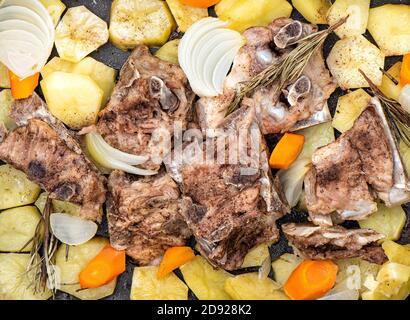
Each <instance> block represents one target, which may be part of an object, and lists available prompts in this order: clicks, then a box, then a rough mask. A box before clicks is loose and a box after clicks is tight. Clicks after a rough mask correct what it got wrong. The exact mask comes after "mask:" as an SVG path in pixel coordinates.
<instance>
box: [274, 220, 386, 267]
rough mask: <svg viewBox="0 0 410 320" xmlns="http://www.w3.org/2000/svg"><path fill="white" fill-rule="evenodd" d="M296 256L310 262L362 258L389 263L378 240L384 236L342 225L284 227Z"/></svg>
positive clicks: (288, 225)
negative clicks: (313, 260) (346, 227)
mask: <svg viewBox="0 0 410 320" xmlns="http://www.w3.org/2000/svg"><path fill="white" fill-rule="evenodd" d="M282 230H283V232H284V233H285V236H286V237H287V238H288V240H289V242H290V243H291V245H292V246H293V247H294V248H295V249H296V253H297V254H298V255H301V256H302V257H304V258H307V259H319V260H326V259H344V258H355V257H360V258H362V259H364V260H367V261H369V262H373V263H377V264H382V263H384V262H386V261H387V257H386V255H385V254H384V251H383V249H382V248H381V247H380V246H379V245H378V244H377V241H379V240H381V239H383V238H384V236H383V235H381V234H379V233H377V232H376V231H373V230H370V229H354V230H348V229H345V228H343V227H340V226H334V227H318V226H314V225H312V224H295V223H289V224H285V225H283V226H282Z"/></svg>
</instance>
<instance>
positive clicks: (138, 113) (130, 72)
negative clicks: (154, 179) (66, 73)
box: [97, 45, 194, 170]
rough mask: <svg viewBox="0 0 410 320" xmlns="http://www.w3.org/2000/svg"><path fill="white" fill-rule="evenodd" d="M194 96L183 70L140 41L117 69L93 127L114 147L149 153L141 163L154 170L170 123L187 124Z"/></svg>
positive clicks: (163, 152)
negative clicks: (115, 77) (155, 54)
mask: <svg viewBox="0 0 410 320" xmlns="http://www.w3.org/2000/svg"><path fill="white" fill-rule="evenodd" d="M193 99H194V94H193V92H192V90H191V88H190V87H189V84H188V80H187V78H186V76H185V74H184V73H183V71H182V69H181V68H180V67H179V66H177V65H175V64H171V63H167V62H164V61H162V60H160V59H158V58H156V57H154V56H152V55H151V53H150V52H149V49H148V47H146V46H142V45H140V46H137V47H136V48H135V50H134V51H133V52H132V53H131V55H130V57H129V58H128V60H127V62H126V63H125V64H124V66H123V67H122V70H121V73H120V80H119V81H118V83H117V85H116V87H115V88H114V91H113V94H112V96H111V98H110V101H109V102H108V105H107V107H106V108H105V109H104V110H103V111H102V112H101V113H100V117H101V118H100V120H99V122H98V125H97V128H98V131H99V132H100V133H101V134H102V135H103V137H104V138H105V140H106V141H107V142H108V143H109V144H110V145H112V146H113V147H115V148H118V149H120V150H122V151H125V152H128V153H132V154H136V155H145V156H149V157H150V158H151V159H150V160H149V161H148V162H147V163H145V164H143V165H141V167H143V168H146V169H153V170H158V169H159V167H160V165H161V162H162V159H163V158H164V156H165V155H166V154H167V153H168V152H169V150H170V141H171V137H172V134H173V132H174V123H175V122H176V121H180V122H181V127H182V129H185V128H186V126H187V121H188V118H189V116H190V113H191V106H192V102H193ZM154 132H156V134H154Z"/></svg>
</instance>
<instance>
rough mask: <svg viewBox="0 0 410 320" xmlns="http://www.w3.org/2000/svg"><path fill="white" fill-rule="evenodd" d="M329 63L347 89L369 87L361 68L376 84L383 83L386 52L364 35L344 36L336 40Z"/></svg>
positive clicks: (334, 74) (333, 72)
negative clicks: (382, 69) (381, 69)
mask: <svg viewBox="0 0 410 320" xmlns="http://www.w3.org/2000/svg"><path fill="white" fill-rule="evenodd" d="M327 64H328V66H329V69H330V71H331V73H332V75H333V76H334V77H335V79H336V80H337V82H338V83H339V86H340V87H341V88H342V89H344V90H346V89H354V88H361V87H368V86H369V85H368V83H367V81H366V80H365V79H364V78H363V76H362V75H361V74H360V72H359V69H361V70H362V71H363V72H364V73H365V74H366V75H367V76H368V77H369V78H370V80H371V81H372V82H373V83H374V84H376V85H378V86H379V85H381V83H382V76H383V74H382V72H381V71H380V68H383V67H384V54H383V53H382V52H381V51H380V50H379V49H378V48H377V47H376V46H375V45H373V44H372V43H371V42H370V41H368V40H367V39H366V38H365V37H363V36H354V37H348V38H344V39H342V40H339V41H337V42H336V44H335V45H334V46H333V48H332V50H331V51H330V54H329V56H328V58H327Z"/></svg>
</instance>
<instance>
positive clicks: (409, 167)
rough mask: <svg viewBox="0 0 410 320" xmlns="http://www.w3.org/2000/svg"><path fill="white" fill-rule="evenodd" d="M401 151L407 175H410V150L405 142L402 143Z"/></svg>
mask: <svg viewBox="0 0 410 320" xmlns="http://www.w3.org/2000/svg"><path fill="white" fill-rule="evenodd" d="M399 151H400V154H401V158H402V160H403V165H404V167H405V168H406V171H407V173H408V174H410V148H409V147H408V146H407V144H405V143H404V141H400V145H399Z"/></svg>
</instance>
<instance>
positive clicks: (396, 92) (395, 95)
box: [379, 61, 402, 101]
mask: <svg viewBox="0 0 410 320" xmlns="http://www.w3.org/2000/svg"><path fill="white" fill-rule="evenodd" d="M400 70H401V61H398V62H396V63H395V64H394V65H393V66H392V67H391V68H390V69H389V70H387V73H389V74H390V75H391V76H392V77H393V78H394V79H396V80H397V81H400ZM379 89H380V90H381V91H382V92H383V93H384V95H385V96H386V97H388V98H391V99H394V100H396V101H399V97H400V92H401V89H402V86H401V85H400V84H397V85H396V84H394V82H393V81H391V80H390V79H389V78H388V77H387V76H385V75H383V79H382V84H381V86H380V87H379Z"/></svg>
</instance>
